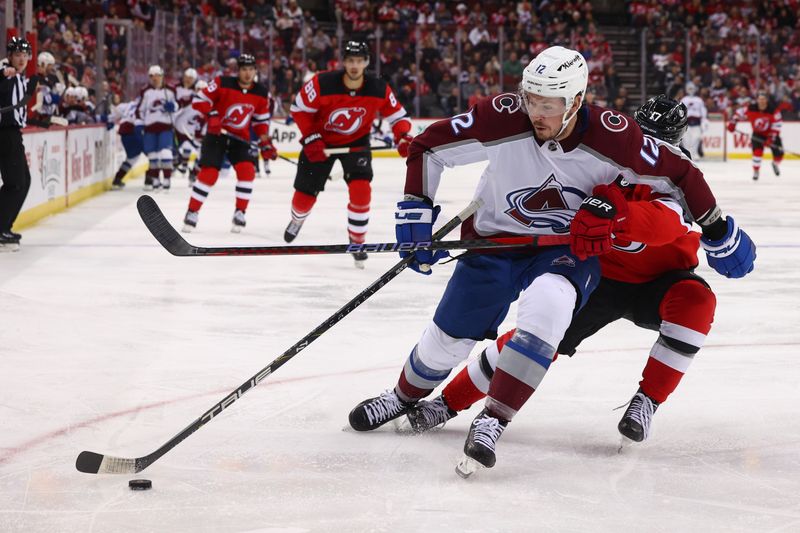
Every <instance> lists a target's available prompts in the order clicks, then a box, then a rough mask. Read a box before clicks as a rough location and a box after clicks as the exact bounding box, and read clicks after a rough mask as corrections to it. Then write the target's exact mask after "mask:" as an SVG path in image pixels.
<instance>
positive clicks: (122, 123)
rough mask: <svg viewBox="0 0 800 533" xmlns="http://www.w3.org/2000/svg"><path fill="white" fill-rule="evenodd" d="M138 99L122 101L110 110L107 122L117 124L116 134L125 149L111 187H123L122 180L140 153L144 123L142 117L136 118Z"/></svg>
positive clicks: (141, 150)
mask: <svg viewBox="0 0 800 533" xmlns="http://www.w3.org/2000/svg"><path fill="white" fill-rule="evenodd" d="M138 105H139V102H138V100H132V101H130V102H122V103H121V104H119V105H118V106H117V107H115V108H114V110H113V111H112V112H111V120H110V121H109V123H111V124H114V123H117V124H119V129H118V130H117V134H118V135H119V138H120V141H122V147H123V148H124V149H125V161H123V162H122V164H121V165H120V166H119V169H117V173H116V174H115V175H114V181H112V182H111V188H112V189H122V188H123V187H125V182H123V181H122V180H123V179H124V178H125V176H126V175H127V174H128V172H130V170H131V168H132V167H133V165H134V164H136V161H137V160H138V159H139V156H140V155H141V154H142V152H143V151H144V150H143V141H144V123H143V122H142V119H140V118H136V108H137V107H138Z"/></svg>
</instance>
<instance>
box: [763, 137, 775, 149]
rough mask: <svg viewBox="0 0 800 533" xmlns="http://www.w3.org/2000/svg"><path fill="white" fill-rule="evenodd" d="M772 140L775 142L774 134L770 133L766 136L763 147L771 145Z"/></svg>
mask: <svg viewBox="0 0 800 533" xmlns="http://www.w3.org/2000/svg"><path fill="white" fill-rule="evenodd" d="M774 142H775V136H774V135H770V136H769V137H767V140H766V142H764V148H769V147H771V146H772V143H774Z"/></svg>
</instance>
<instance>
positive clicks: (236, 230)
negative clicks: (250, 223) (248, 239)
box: [231, 224, 242, 233]
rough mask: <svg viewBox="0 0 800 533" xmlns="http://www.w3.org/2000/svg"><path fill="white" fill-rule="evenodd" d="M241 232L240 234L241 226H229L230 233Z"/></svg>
mask: <svg viewBox="0 0 800 533" xmlns="http://www.w3.org/2000/svg"><path fill="white" fill-rule="evenodd" d="M241 232H242V226H237V225H236V224H234V225H233V226H231V233H241Z"/></svg>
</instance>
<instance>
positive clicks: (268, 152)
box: [258, 139, 278, 161]
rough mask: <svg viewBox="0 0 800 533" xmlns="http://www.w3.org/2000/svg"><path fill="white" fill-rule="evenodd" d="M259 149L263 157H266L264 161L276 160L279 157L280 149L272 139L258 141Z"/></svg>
mask: <svg viewBox="0 0 800 533" xmlns="http://www.w3.org/2000/svg"><path fill="white" fill-rule="evenodd" d="M258 149H259V150H260V151H261V157H262V158H263V159H264V161H267V160H270V161H275V160H276V159H278V150H276V149H275V146H273V145H272V140H271V139H267V140H266V141H260V142H259V143H258Z"/></svg>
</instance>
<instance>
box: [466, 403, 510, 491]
mask: <svg viewBox="0 0 800 533" xmlns="http://www.w3.org/2000/svg"><path fill="white" fill-rule="evenodd" d="M506 426H508V422H505V421H502V420H500V419H498V418H495V417H493V416H492V415H490V414H489V412H488V411H487V410H486V409H484V410H483V411H481V412H480V413H479V414H478V416H477V417H475V420H473V421H472V426H471V427H470V428H469V434H468V435H467V440H466V442H465V443H464V457H463V458H462V459H461V461H460V462H459V463H458V465H457V466H456V473H457V474H458V475H459V476H461V477H463V478H467V477H469V476H471V475H472V474H473V473H475V471H476V470H477V469H479V468H481V467H485V468H492V467H493V466H494V465H495V462H496V461H497V456H496V455H495V452H494V449H495V446H496V445H497V441H498V439H499V438H500V435H502V434H503V431H505V429H506Z"/></svg>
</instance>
